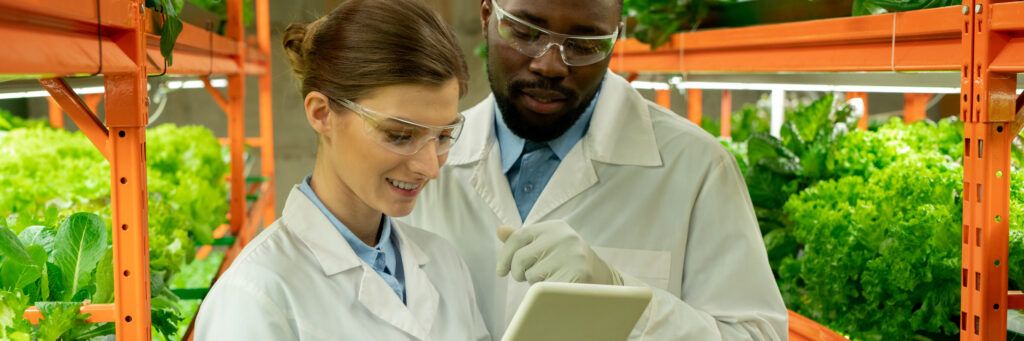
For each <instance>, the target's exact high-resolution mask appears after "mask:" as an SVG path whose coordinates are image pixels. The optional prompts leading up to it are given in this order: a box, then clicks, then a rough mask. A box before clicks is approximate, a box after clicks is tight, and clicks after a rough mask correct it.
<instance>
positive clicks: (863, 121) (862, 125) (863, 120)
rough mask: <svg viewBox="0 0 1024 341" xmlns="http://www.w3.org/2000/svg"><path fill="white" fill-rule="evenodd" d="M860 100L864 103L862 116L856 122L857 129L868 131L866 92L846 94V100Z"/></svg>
mask: <svg viewBox="0 0 1024 341" xmlns="http://www.w3.org/2000/svg"><path fill="white" fill-rule="evenodd" d="M854 98H860V99H861V101H863V102H864V114H863V115H861V117H860V120H859V121H857V129H860V130H868V112H869V111H868V94H867V93H866V92H847V93H846V100H851V99H854Z"/></svg>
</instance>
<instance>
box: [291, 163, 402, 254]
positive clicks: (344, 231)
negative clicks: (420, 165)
mask: <svg viewBox="0 0 1024 341" xmlns="http://www.w3.org/2000/svg"><path fill="white" fill-rule="evenodd" d="M312 177H313V176H312V175H308V176H306V178H305V179H303V180H302V183H300V184H299V190H300V191H302V193H303V194H305V195H306V197H308V198H309V200H310V201H312V202H313V205H315V206H316V207H317V208H318V209H320V212H321V213H323V214H324V215H325V216H327V220H329V221H330V222H331V225H333V226H334V228H335V229H337V230H338V232H340V233H341V236H342V237H343V238H345V241H347V242H348V244H349V245H350V246H351V247H352V251H355V253H356V256H358V257H359V258H360V259H362V260H363V261H364V262H366V263H368V264H370V265H371V266H372V265H373V264H374V261H375V259H376V257H377V254H378V253H380V252H383V253H385V254H392V253H394V243H395V241H394V240H392V239H395V236H393V235H392V233H391V218H390V217H388V216H386V215H385V216H383V217H382V219H381V232H380V239H379V240H378V241H377V246H375V247H370V246H369V245H366V243H364V242H363V240H362V239H359V237H356V235H355V233H352V230H349V228H348V226H345V224H344V223H342V222H341V220H338V217H335V216H334V214H333V213H331V211H329V210H327V207H326V206H324V203H323V202H322V201H320V198H319V197H318V196H317V195H316V193H315V192H313V188H312V187H311V186H310V185H309V183H310V179H312ZM388 258H389V259H387V260H386V263H388V264H386V265H387V267H388V268H389V269H392V270H394V269H395V267H396V264H393V263H396V261H395V260H394V259H393V258H392V257H388Z"/></svg>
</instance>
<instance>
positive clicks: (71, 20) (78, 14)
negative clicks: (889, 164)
mask: <svg viewBox="0 0 1024 341" xmlns="http://www.w3.org/2000/svg"><path fill="white" fill-rule="evenodd" d="M98 4H99V6H100V12H101V14H102V15H100V16H101V17H102V18H103V22H102V25H103V26H108V27H111V28H120V29H128V28H131V26H132V24H131V16H130V14H131V13H128V10H129V7H128V1H124V0H120V1H112V0H101V1H99V2H98ZM96 5H97V1H82V0H0V21H8V20H16V21H20V22H24V23H37V24H42V25H47V26H51V27H58V28H61V29H64V30H75V29H86V30H89V31H91V32H93V33H94V34H95V32H96V30H95V28H96V18H97V15H96Z"/></svg>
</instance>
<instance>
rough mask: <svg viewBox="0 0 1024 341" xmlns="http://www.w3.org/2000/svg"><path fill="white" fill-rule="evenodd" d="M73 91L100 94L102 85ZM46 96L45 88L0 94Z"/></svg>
mask: <svg viewBox="0 0 1024 341" xmlns="http://www.w3.org/2000/svg"><path fill="white" fill-rule="evenodd" d="M75 93H77V94H79V95H91V94H101V93H103V87H102V86H93V87H88V88H77V89H75ZM48 96H50V93H49V92H46V90H36V91H24V92H11V93H6V94H0V99H12V98H34V97H48Z"/></svg>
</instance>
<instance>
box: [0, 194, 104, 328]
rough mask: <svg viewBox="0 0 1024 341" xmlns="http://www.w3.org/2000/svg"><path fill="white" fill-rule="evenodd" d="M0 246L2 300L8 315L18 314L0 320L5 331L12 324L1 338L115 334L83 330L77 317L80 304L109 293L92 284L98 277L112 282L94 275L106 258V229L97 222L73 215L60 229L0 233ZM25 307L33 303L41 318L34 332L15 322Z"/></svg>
mask: <svg viewBox="0 0 1024 341" xmlns="http://www.w3.org/2000/svg"><path fill="white" fill-rule="evenodd" d="M44 236H45V237H44ZM0 245H2V247H0V279H2V281H0V282H2V283H3V284H2V288H0V290H3V291H2V292H0V298H2V300H3V301H4V303H6V304H5V306H6V309H10V310H11V311H7V312H5V313H14V314H16V315H14V316H13V317H9V318H7V317H5V318H0V319H3V320H4V321H5V326H7V325H8V324H6V321H8V320H10V321H11V322H12V323H10V324H9V325H10V326H11V327H13V328H9V327H5V331H4V333H5V334H9V335H14V334H18V335H22V336H24V335H30V336H33V337H35V338H38V339H39V340H57V339H69V340H70V339H80V338H81V337H80V336H82V335H95V334H104V333H105V332H106V331H108V330H109V332H111V333H112V332H113V329H112V328H110V327H109V326H107V324H86V323H85V322H84V321H85V318H86V316H84V315H82V314H79V308H80V307H81V305H82V301H84V300H88V299H91V298H93V297H94V295H97V294H100V295H109V293H110V292H112V291H113V287H112V286H107V285H98V284H97V282H95V281H94V279H95V277H96V276H104V275H105V276H109V277H113V273H111V272H107V273H102V272H97V264H98V262H99V261H100V259H102V258H103V255H104V254H105V253H108V252H109V251H108V250H109V244H108V242H107V227H106V226H104V223H103V221H102V220H100V218H99V216H97V215H95V214H91V213H76V214H72V215H71V216H69V217H68V218H67V219H65V220H64V221H63V222H62V223H61V224H60V226H58V227H50V226H34V227H33V228H32V229H25V230H24V231H22V233H21V234H20V235H17V236H16V235H15V234H14V231H13V230H11V229H10V228H8V227H0ZM29 302H36V306H38V307H39V310H40V312H41V313H42V315H43V319H41V320H40V322H39V326H38V327H36V328H32V327H31V326H29V325H28V324H27V323H23V322H22V321H17V322H15V321H14V320H20V319H21V318H20V315H21V313H22V312H24V309H25V307H27V306H28V304H29ZM4 309H5V308H0V310H4ZM14 309H20V310H14ZM8 328H9V329H8Z"/></svg>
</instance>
